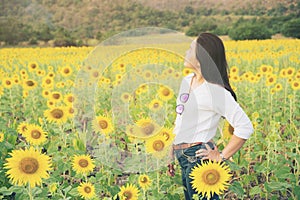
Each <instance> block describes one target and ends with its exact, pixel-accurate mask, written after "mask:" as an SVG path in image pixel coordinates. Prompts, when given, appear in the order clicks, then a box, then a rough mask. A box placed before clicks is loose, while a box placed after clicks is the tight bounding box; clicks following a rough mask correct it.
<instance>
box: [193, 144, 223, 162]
mask: <svg viewBox="0 0 300 200" xmlns="http://www.w3.org/2000/svg"><path fill="white" fill-rule="evenodd" d="M205 147H206V149H199V150H197V151H196V152H195V154H196V157H202V159H203V160H213V161H217V162H219V161H222V158H221V155H220V152H219V150H218V147H217V146H214V149H212V148H210V146H209V145H208V144H205Z"/></svg>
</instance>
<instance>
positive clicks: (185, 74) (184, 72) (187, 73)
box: [182, 68, 193, 76]
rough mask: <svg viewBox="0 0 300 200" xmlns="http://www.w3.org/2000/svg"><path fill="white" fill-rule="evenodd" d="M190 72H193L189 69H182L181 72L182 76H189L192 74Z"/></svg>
mask: <svg viewBox="0 0 300 200" xmlns="http://www.w3.org/2000/svg"><path fill="white" fill-rule="evenodd" d="M192 72H193V70H192V69H189V68H184V69H183V70H182V74H183V76H187V75H189V74H190V73H192Z"/></svg>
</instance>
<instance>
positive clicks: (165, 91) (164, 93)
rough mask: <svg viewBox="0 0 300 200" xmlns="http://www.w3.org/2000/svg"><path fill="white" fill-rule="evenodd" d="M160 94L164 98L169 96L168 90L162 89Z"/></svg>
mask: <svg viewBox="0 0 300 200" xmlns="http://www.w3.org/2000/svg"><path fill="white" fill-rule="evenodd" d="M162 94H163V95H164V96H169V94H170V90H168V89H167V88H164V89H163V91H162Z"/></svg>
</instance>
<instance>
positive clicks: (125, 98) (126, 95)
mask: <svg viewBox="0 0 300 200" xmlns="http://www.w3.org/2000/svg"><path fill="white" fill-rule="evenodd" d="M131 98H132V97H131V94H129V93H128V92H124V93H123V94H122V95H121V100H122V101H123V102H124V103H128V102H129V101H130V100H131Z"/></svg>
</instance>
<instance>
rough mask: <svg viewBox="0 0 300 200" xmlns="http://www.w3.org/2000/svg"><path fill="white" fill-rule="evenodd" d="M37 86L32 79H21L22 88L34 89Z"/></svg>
mask: <svg viewBox="0 0 300 200" xmlns="http://www.w3.org/2000/svg"><path fill="white" fill-rule="evenodd" d="M36 86H37V82H36V81H35V80H33V79H27V80H23V88H24V89H25V90H31V89H34V88H35V87H36Z"/></svg>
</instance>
